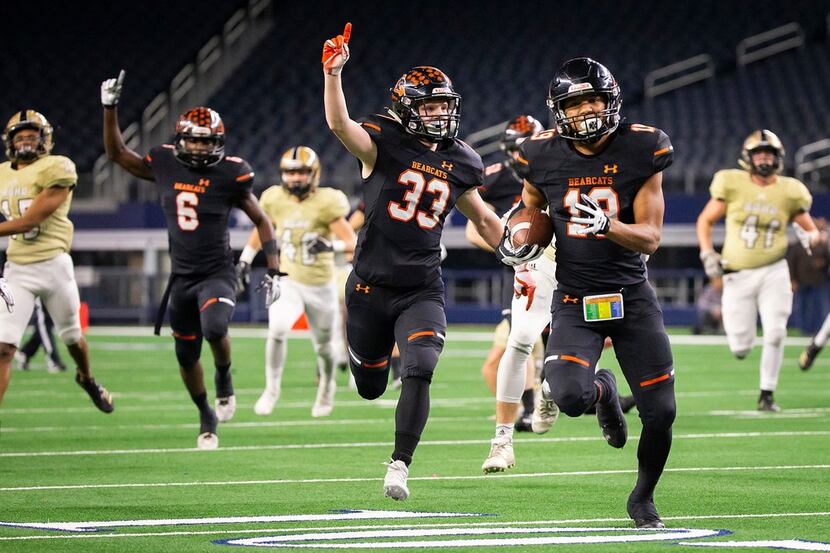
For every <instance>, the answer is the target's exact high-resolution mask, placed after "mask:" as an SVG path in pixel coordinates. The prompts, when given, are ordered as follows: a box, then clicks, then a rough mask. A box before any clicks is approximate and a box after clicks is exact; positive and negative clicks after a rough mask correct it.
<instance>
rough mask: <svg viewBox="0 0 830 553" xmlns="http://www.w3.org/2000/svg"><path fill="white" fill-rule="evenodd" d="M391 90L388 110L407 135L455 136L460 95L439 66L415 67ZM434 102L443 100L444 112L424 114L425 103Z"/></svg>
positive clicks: (437, 139) (428, 137)
mask: <svg viewBox="0 0 830 553" xmlns="http://www.w3.org/2000/svg"><path fill="white" fill-rule="evenodd" d="M391 92H392V107H391V109H390V110H389V112H390V114H391V115H392V116H393V117H395V119H397V120H398V121H400V123H401V125H402V126H403V128H404V130H406V132H408V133H409V134H411V135H413V136H416V137H417V138H419V139H421V140H426V141H428V142H441V141H442V140H446V139H452V138H455V137H456V136H458V129H459V123H460V122H461V95H460V94H458V93H457V92H455V90H454V89H453V87H452V82H451V81H450V78H449V77H447V75H446V74H444V72H443V71H441V70H440V69H437V68H435V67H428V66H419V67H414V68H412V69H410V70H409V71H408V72H406V73H404V74H403V75H402V76H401V78H400V79H398V82H397V83H396V84H395V86H393V87H392V89H391ZM435 103H446V113H442V114H435V115H431V114H429V113H426V110H428V107H427V106H428V105H432V104H435ZM422 110H424V111H425V112H424V113H422Z"/></svg>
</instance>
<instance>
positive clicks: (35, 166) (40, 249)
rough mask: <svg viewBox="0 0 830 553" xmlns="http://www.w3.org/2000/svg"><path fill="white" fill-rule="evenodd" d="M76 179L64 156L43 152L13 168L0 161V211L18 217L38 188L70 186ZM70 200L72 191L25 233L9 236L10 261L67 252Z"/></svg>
mask: <svg viewBox="0 0 830 553" xmlns="http://www.w3.org/2000/svg"><path fill="white" fill-rule="evenodd" d="M77 182H78V174H77V173H76V172H75V164H74V163H72V160H70V159H69V158H66V157H64V156H53V155H47V156H43V157H41V158H40V159H38V160H37V161H34V162H33V163H31V164H29V165H26V166H25V167H23V168H22V169H13V168H12V165H11V162H9V161H6V162H4V163H0V211H1V212H2V213H3V216H4V217H6V219H17V218H19V217H21V216H22V215H23V214H24V213H25V212H26V210H27V209H29V206H31V205H32V202H33V201H34V199H35V196H37V195H38V194H39V193H40V192H41V191H43V190H45V189H47V188H51V187H53V186H62V187H68V188H70V190H71V189H72V188H74V187H75V184H76V183H77ZM71 203H72V192H70V193H69V196H67V198H66V200H64V201H63V203H61V205H60V206H58V208H57V209H56V210H55V211H54V212H53V213H52V214H51V215H50V216H49V217H47V218H46V220H45V221H43V222H42V223H40V224H39V225H38V226H36V227H35V228H33V229H32V230H30V231H28V232H26V233H23V234H15V235H13V236H11V237H10V238H11V239H10V240H9V245H8V248H7V249H6V256H7V258H8V259H9V261H11V262H13V263H18V264H21V265H26V264H29V263H38V262H40V261H46V260H48V259H52V258H53V257H55V256H56V255H59V254H61V253H64V252H68V251H69V250H70V248H71V247H72V233H73V229H74V227H73V226H72V222H71V221H70V220H69V206H70V204H71Z"/></svg>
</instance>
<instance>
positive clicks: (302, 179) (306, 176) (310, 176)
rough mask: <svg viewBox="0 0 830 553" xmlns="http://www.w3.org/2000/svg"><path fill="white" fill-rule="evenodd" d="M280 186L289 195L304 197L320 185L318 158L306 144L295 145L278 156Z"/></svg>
mask: <svg viewBox="0 0 830 553" xmlns="http://www.w3.org/2000/svg"><path fill="white" fill-rule="evenodd" d="M280 170H281V171H282V187H283V189H284V190H285V191H286V192H287V193H288V194H290V195H292V196H295V197H297V198H299V199H300V200H304V199H306V198H307V197H308V196H309V195H311V194H312V193H313V192H314V191H315V190H317V187H318V186H319V185H320V158H319V156H318V155H317V152H315V151H314V150H312V149H311V148H309V147H308V146H297V147H294V148H291V149H290V150H288V151H286V152H285V153H284V154H283V155H282V157H281V158H280Z"/></svg>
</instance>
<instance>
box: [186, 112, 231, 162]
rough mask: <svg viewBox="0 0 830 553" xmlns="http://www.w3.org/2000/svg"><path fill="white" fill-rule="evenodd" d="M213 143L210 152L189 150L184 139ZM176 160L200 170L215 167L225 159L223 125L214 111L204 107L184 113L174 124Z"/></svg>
mask: <svg viewBox="0 0 830 553" xmlns="http://www.w3.org/2000/svg"><path fill="white" fill-rule="evenodd" d="M186 138H189V139H204V140H211V141H213V146H212V147H211V149H210V150H207V151H203V150H198V151H197V150H191V149H188V148H187V145H186V144H185V139H186ZM175 146H176V158H178V160H179V161H180V162H182V163H183V164H184V165H187V166H189V167H194V168H197V169H201V168H204V167H210V166H212V165H216V164H217V163H219V162H220V161H222V158H223V157H225V124H224V123H222V118H221V117H219V114H218V113H216V112H215V111H214V110H212V109H210V108H205V107H198V108H193V109H191V110H188V111H186V112H184V113H183V114H182V115H181V117H179V121H178V122H177V123H176V139H175Z"/></svg>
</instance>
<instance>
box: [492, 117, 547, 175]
mask: <svg viewBox="0 0 830 553" xmlns="http://www.w3.org/2000/svg"><path fill="white" fill-rule="evenodd" d="M543 130H545V128H544V127H543V126H542V124H541V123H540V122H539V121H538V120H537V119H536V118H534V117H532V116H530V115H517V116H516V117H514V118H513V119H511V120H510V121H508V122H507V126H506V127H505V128H504V130H503V131H502V133H501V139H500V140H499V146H501V150H502V151H503V152H504V153H505V155H506V156H507V163H509V164H510V166H511V167H513V169H516V163H518V162H517V161H516V159H515V158H514V157H513V153H514V152H516V151H518V149H519V144H518V141H519V139H522V138H528V137H531V136H533V135H534V134H537V133H540V132H542V131H543Z"/></svg>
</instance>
